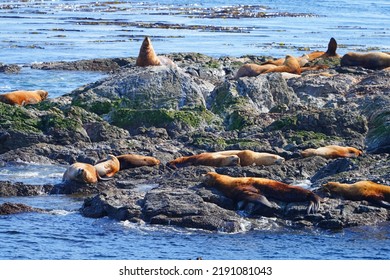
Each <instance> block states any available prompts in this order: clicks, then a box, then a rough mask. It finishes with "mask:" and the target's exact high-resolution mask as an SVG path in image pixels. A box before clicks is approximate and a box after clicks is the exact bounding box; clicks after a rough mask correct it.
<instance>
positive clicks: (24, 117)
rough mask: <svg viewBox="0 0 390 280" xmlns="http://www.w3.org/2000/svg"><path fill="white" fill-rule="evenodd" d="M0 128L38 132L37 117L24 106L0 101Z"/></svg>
mask: <svg viewBox="0 0 390 280" xmlns="http://www.w3.org/2000/svg"><path fill="white" fill-rule="evenodd" d="M0 116H1V117H0V128H2V129H12V130H15V131H22V132H31V133H39V132H40V129H39V118H37V116H36V115H35V114H33V113H32V112H31V111H29V110H28V109H27V108H25V107H20V106H12V105H8V104H4V103H1V102H0Z"/></svg>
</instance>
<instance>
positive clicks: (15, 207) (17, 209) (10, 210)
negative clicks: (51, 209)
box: [0, 202, 43, 215]
mask: <svg viewBox="0 0 390 280" xmlns="http://www.w3.org/2000/svg"><path fill="white" fill-rule="evenodd" d="M26 212H43V210H42V209H38V208H33V207H31V206H28V205H25V204H22V203H10V202H5V203H3V204H0V215H11V214H19V213H26Z"/></svg>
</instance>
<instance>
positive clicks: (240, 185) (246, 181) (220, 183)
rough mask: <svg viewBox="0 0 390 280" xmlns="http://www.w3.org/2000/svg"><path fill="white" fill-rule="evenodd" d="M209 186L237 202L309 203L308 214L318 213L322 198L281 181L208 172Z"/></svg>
mask: <svg viewBox="0 0 390 280" xmlns="http://www.w3.org/2000/svg"><path fill="white" fill-rule="evenodd" d="M204 183H205V184H206V185H207V186H210V187H214V188H217V189H218V190H220V191H221V192H222V193H224V194H225V195H226V196H227V197H229V198H231V199H233V200H236V201H238V202H239V201H241V200H244V201H248V202H255V203H256V202H257V203H260V204H263V205H265V206H267V207H272V204H271V203H270V202H269V201H268V198H271V199H275V200H280V201H284V202H305V201H308V202H309V206H308V208H307V213H310V212H313V213H315V212H317V211H318V209H319V207H320V203H321V198H320V197H319V196H318V195H316V194H315V193H313V192H312V191H310V190H307V189H304V188H302V187H298V186H292V185H288V184H285V183H282V182H279V181H275V180H270V179H265V178H257V177H231V176H227V175H221V174H218V173H216V172H208V173H207V174H206V176H205V178H204Z"/></svg>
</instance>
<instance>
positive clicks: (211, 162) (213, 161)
mask: <svg viewBox="0 0 390 280" xmlns="http://www.w3.org/2000/svg"><path fill="white" fill-rule="evenodd" d="M239 164H240V158H239V157H238V156H237V155H222V154H219V153H201V154H197V155H192V156H184V157H179V158H176V159H174V160H171V161H170V162H168V163H167V166H168V167H171V168H178V167H186V166H198V165H205V166H214V167H222V166H237V165H239Z"/></svg>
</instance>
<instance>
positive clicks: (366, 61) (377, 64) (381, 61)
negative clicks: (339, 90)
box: [340, 52, 390, 70]
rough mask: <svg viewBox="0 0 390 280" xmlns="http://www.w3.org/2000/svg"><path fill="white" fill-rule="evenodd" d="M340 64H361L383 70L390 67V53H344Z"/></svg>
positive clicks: (368, 67)
mask: <svg viewBox="0 0 390 280" xmlns="http://www.w3.org/2000/svg"><path fill="white" fill-rule="evenodd" d="M340 65H341V66H361V67H364V68H367V69H373V70H381V69H385V68H387V67H390V54H387V53H384V52H369V53H355V52H349V53H346V54H345V55H343V57H342V58H341V61H340Z"/></svg>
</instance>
